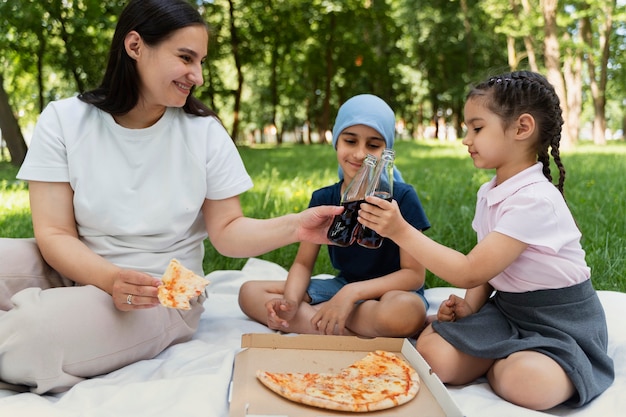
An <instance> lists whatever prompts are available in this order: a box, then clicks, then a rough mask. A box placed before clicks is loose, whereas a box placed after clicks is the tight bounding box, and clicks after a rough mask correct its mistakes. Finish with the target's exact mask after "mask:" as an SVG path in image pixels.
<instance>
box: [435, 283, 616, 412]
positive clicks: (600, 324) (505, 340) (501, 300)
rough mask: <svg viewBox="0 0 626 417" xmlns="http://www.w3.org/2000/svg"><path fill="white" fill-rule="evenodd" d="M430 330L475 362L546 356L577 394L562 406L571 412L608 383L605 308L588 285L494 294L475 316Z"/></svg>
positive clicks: (610, 379)
mask: <svg viewBox="0 0 626 417" xmlns="http://www.w3.org/2000/svg"><path fill="white" fill-rule="evenodd" d="M433 329H434V330H435V331H436V332H437V333H439V334H440V335H441V336H442V337H443V338H444V339H446V340H447V341H448V342H449V343H450V344H452V345H453V346H454V347H456V348H457V349H458V350H460V351H462V352H464V353H466V354H468V355H471V356H476V357H479V358H489V359H500V358H505V357H507V356H509V355H510V354H512V353H514V352H519V351H523V350H532V351H535V352H540V353H543V354H544V355H547V356H549V357H550V358H552V359H553V360H555V361H556V362H557V363H558V364H559V365H560V366H561V367H562V368H563V369H564V370H565V372H566V373H567V375H568V376H569V378H570V379H571V381H572V383H573V384H574V387H575V388H576V390H577V394H578V395H574V396H573V397H572V398H571V399H570V400H568V401H567V402H566V404H567V405H569V406H572V407H581V406H583V405H585V404H587V403H588V402H589V401H591V400H593V399H594V398H595V397H597V396H598V395H600V394H601V393H602V392H603V391H604V390H606V389H607V388H608V387H609V386H610V385H611V384H612V383H613V379H614V369H613V360H612V359H611V358H610V357H609V356H608V354H607V344H608V341H607V339H608V335H607V327H606V318H605V315H604V309H603V308H602V304H601V303H600V300H599V298H598V295H597V294H596V292H595V290H594V288H593V286H592V285H591V282H590V280H587V281H585V282H583V283H580V284H577V285H574V286H571V287H567V288H560V289H553V290H540V291H531V292H524V293H510V292H502V291H497V292H496V293H495V295H494V296H493V297H491V298H490V299H489V301H488V302H487V303H486V304H485V305H484V306H483V308H481V309H480V310H479V311H478V312H477V313H475V314H472V315H471V316H468V317H465V318H463V319H460V320H458V321H455V322H434V323H433Z"/></svg>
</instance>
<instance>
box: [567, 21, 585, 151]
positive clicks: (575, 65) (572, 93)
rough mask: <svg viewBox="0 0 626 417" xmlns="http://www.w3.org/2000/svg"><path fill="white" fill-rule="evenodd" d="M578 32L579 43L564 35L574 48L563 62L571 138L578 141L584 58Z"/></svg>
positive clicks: (568, 50) (569, 49) (568, 52)
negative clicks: (579, 46) (578, 46)
mask: <svg viewBox="0 0 626 417" xmlns="http://www.w3.org/2000/svg"><path fill="white" fill-rule="evenodd" d="M576 32H577V33H578V35H577V36H578V37H579V38H580V39H579V40H578V41H572V40H571V37H570V36H569V34H567V33H566V34H565V35H564V40H565V43H566V44H568V45H572V47H571V48H568V49H567V51H566V56H565V59H564V60H563V77H564V79H565V85H566V86H567V109H568V113H567V114H568V118H569V136H570V137H571V138H576V139H578V137H579V136H580V120H581V118H580V115H581V114H582V106H583V79H582V78H583V75H582V74H583V57H582V50H581V48H577V47H576V45H582V44H583V41H582V37H581V33H580V30H577V31H576Z"/></svg>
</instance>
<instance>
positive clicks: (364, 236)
mask: <svg viewBox="0 0 626 417" xmlns="http://www.w3.org/2000/svg"><path fill="white" fill-rule="evenodd" d="M394 160H395V152H394V151H393V150H392V149H389V148H387V149H385V150H384V151H383V155H382V156H381V158H380V161H378V164H377V165H376V170H375V171H374V174H373V176H372V181H371V182H370V185H369V187H368V189H367V191H366V195H368V196H369V195H373V196H376V197H378V198H382V199H385V200H387V201H391V199H392V197H393V163H394ZM357 243H358V244H359V245H361V246H363V247H366V248H370V249H378V248H380V246H381V245H382V244H383V237H382V236H381V235H379V234H378V233H376V232H375V231H373V230H372V229H370V228H368V227H365V226H361V228H360V230H359V232H358V235H357Z"/></svg>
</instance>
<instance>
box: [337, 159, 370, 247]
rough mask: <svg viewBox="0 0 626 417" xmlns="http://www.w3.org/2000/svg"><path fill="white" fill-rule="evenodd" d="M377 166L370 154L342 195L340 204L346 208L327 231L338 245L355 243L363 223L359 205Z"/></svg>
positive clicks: (363, 198)
mask: <svg viewBox="0 0 626 417" xmlns="http://www.w3.org/2000/svg"><path fill="white" fill-rule="evenodd" d="M375 167H376V157H375V156H374V155H370V154H368V155H367V156H366V157H365V160H364V161H363V164H362V165H361V168H360V169H359V170H358V171H357V173H356V175H355V176H354V178H353V179H352V181H351V182H350V184H348V186H347V187H346V189H345V191H344V192H343V194H342V195H341V203H340V204H341V205H342V206H343V207H344V210H343V212H342V213H341V214H338V215H336V216H335V219H334V220H333V224H332V225H331V226H330V228H329V229H328V233H327V237H328V240H330V241H331V242H333V243H334V244H335V245H337V246H343V247H346V246H350V245H351V244H352V243H354V241H355V239H356V236H357V233H358V232H359V230H360V229H361V224H360V223H359V222H358V220H357V217H358V213H359V206H360V205H361V203H362V202H363V201H365V195H366V192H367V189H368V187H369V184H370V181H371V179H372V175H373V173H374V169H375Z"/></svg>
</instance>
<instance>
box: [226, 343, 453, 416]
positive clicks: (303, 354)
mask: <svg viewBox="0 0 626 417" xmlns="http://www.w3.org/2000/svg"><path fill="white" fill-rule="evenodd" d="M241 347H242V348H243V349H242V351H240V352H239V353H238V354H237V355H236V357H235V365H234V371H233V379H232V381H231V392H230V396H229V397H230V398H229V402H230V414H229V417H308V416H314V417H322V416H337V417H339V416H343V417H345V416H348V415H352V416H354V415H367V416H377V417H378V416H395V417H398V416H428V417H438V416H442V417H463V413H462V412H461V410H460V409H459V407H458V406H457V404H456V403H455V402H454V400H453V399H452V397H451V396H450V394H449V392H448V390H447V389H446V387H445V386H444V385H443V384H442V383H441V381H440V380H439V378H438V377H437V375H436V374H434V373H433V372H432V371H431V369H430V366H429V365H428V364H427V363H426V361H425V360H424V358H422V356H421V355H420V354H419V353H418V352H417V350H416V349H415V347H414V346H413V344H412V343H411V342H410V341H409V340H407V339H400V338H373V339H366V338H360V337H354V336H318V335H281V334H278V333H253V334H244V335H243V336H242V338H241ZM379 349H380V350H386V351H388V352H393V353H396V354H398V355H399V356H401V357H403V358H405V359H406V360H407V361H408V362H409V363H410V364H411V365H412V366H413V368H415V370H416V371H417V373H418V374H419V376H420V380H421V384H420V390H419V392H418V393H417V396H416V397H415V398H414V399H412V400H411V401H409V402H408V403H406V404H403V405H400V406H398V407H394V408H390V409H387V410H381V411H372V412H365V413H360V412H359V413H353V412H340V411H333V410H325V409H321V408H316V407H310V406H307V405H303V404H298V403H295V402H292V401H289V400H287V399H285V398H283V397H281V396H279V395H278V394H276V393H274V392H272V391H270V390H269V389H268V388H267V387H265V386H264V385H263V384H261V382H259V381H258V379H257V378H256V371H257V370H258V369H262V370H267V371H272V372H338V371H339V370H340V369H341V368H344V367H346V366H349V365H351V364H352V363H353V362H355V361H357V360H359V359H362V358H363V357H364V356H365V355H366V354H367V352H371V351H374V350H379Z"/></svg>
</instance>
